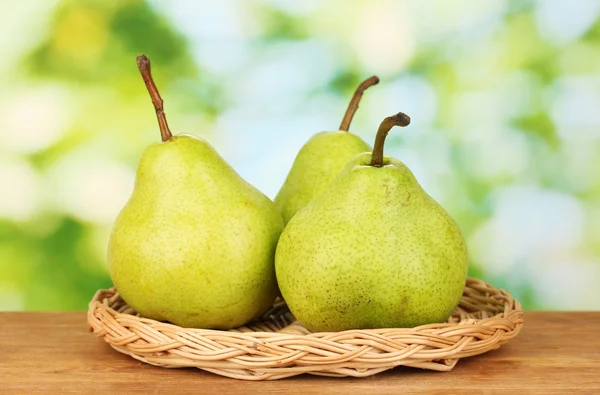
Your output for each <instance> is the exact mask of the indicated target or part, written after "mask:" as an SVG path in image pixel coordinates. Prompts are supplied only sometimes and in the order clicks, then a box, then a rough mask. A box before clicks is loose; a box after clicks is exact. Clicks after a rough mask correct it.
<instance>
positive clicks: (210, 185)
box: [108, 135, 283, 329]
mask: <svg viewBox="0 0 600 395" xmlns="http://www.w3.org/2000/svg"><path fill="white" fill-rule="evenodd" d="M282 229H283V220H282V218H281V215H280V213H279V212H278V210H277V208H276V207H275V205H274V203H273V202H272V201H271V200H270V199H268V198H267V197H266V196H265V195H263V194H262V193H261V192H259V191H258V190H257V189H255V188H254V187H253V186H251V185H250V184H248V183H247V182H246V181H244V180H243V179H242V178H241V177H240V176H239V175H238V174H237V173H236V172H235V170H234V169H233V168H231V167H230V166H229V165H228V164H227V163H226V162H225V161H224V160H223V159H222V158H221V157H220V156H219V154H218V153H217V152H216V151H215V150H214V149H213V148H212V147H211V146H210V145H209V144H208V143H207V142H205V141H204V140H201V139H198V138H195V137H191V136H186V135H178V136H174V137H172V138H171V139H169V140H168V141H166V142H162V143H156V144H153V145H151V146H150V147H148V148H147V150H146V151H145V152H144V154H143V155H142V158H141V159H140V162H139V164H138V169H137V176H136V183H135V188H134V191H133V194H132V196H131V198H130V200H129V201H128V202H127V204H126V206H125V207H124V208H123V210H122V211H121V213H120V214H119V216H118V218H117V220H116V222H115V225H114V228H113V231H112V234H111V236H110V242H109V249H108V265H109V271H110V276H111V278H112V280H113V282H114V284H115V286H116V288H117V290H118V291H119V293H120V294H121V296H122V297H123V299H124V300H125V301H126V302H127V303H128V304H129V305H130V306H131V307H133V308H134V309H135V310H136V311H137V312H139V313H140V314H142V315H143V316H145V317H149V318H153V319H157V320H165V321H170V322H172V323H174V324H177V325H180V326H184V327H197V328H218V329H228V328H233V327H237V326H240V325H243V324H245V323H246V322H248V321H250V320H252V319H253V318H255V317H257V316H258V315H260V314H262V313H263V312H264V311H266V310H267V309H268V308H269V307H270V306H271V304H272V302H273V300H274V298H275V296H276V293H277V284H276V279H275V272H274V262H273V260H274V253H275V247H276V244H277V240H278V237H279V235H280V233H281V231H282Z"/></svg>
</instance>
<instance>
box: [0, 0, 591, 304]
mask: <svg viewBox="0 0 600 395" xmlns="http://www.w3.org/2000/svg"><path fill="white" fill-rule="evenodd" d="M425 3H427V4H426V5H418V4H417V2H412V3H411V2H368V1H357V2H352V3H350V4H349V3H347V2H341V1H339V0H325V1H322V2H305V3H304V2H303V3H301V4H300V3H294V2H287V3H286V2H283V1H275V0H271V1H266V0H265V1H261V0H253V1H249V2H245V1H233V0H229V1H223V2H219V3H218V4H209V3H207V2H198V3H192V2H184V1H178V2H166V1H154V2H149V1H142V0H124V1H117V0H108V1H100V0H78V1H74V0H70V1H69V0H64V1H59V2H57V3H56V4H52V5H51V6H48V7H47V8H48V11H49V12H48V16H44V15H41V16H40V13H42V11H36V10H34V9H27V10H25V11H23V12H21V13H17V14H16V15H17V16H16V17H15V18H21V19H20V20H19V22H20V23H21V24H22V25H23V26H24V27H23V28H22V29H21V30H19V31H17V30H18V29H17V28H15V29H17V30H15V34H14V40H15V41H16V44H14V45H13V46H12V47H10V48H8V47H7V48H8V49H5V50H4V51H5V52H7V53H10V54H12V55H11V56H12V58H11V57H10V56H8V57H6V59H13V60H14V61H11V63H10V64H5V65H3V67H4V69H6V70H8V75H11V76H14V78H4V79H3V84H4V85H5V89H3V96H2V103H3V104H4V106H3V107H4V110H2V111H3V113H2V114H4V115H5V120H4V121H0V122H3V123H2V125H1V127H0V128H1V129H2V132H0V138H1V140H0V182H2V185H3V186H1V187H0V189H1V190H2V196H3V197H2V198H0V273H2V275H1V276H0V309H27V310H66V309H85V308H86V306H87V302H88V301H89V299H90V298H91V296H92V295H93V293H94V292H95V290H96V289H98V288H104V287H108V286H109V285H110V278H109V276H108V274H107V271H106V264H105V247H106V243H107V239H108V234H109V232H110V227H111V223H112V220H113V219H114V217H115V216H116V215H117V213H118V210H119V208H120V207H121V206H122V205H123V203H124V201H125V200H126V199H127V197H128V194H129V193H130V191H131V187H132V183H133V179H134V170H135V166H136V162H137V159H138V158H139V156H140V154H141V152H142V150H143V149H144V147H146V146H147V145H148V144H150V143H152V142H154V141H157V139H158V130H157V127H156V125H155V118H154V115H153V111H152V108H151V106H150V103H149V100H148V97H147V94H146V92H145V90H144V88H143V85H142V83H141V80H140V77H139V73H138V71H137V69H136V67H135V56H136V55H138V54H140V53H145V54H146V55H148V56H149V57H150V59H151V60H152V62H153V71H154V74H155V78H156V79H157V83H158V85H159V88H160V89H161V92H162V95H163V98H164V99H165V103H166V109H167V114H168V116H169V120H170V124H171V126H172V128H173V129H174V131H175V132H185V133H191V134H195V135H198V136H202V137H204V138H207V139H208V140H209V141H210V142H211V143H212V144H213V145H215V146H216V148H217V149H218V150H219V151H220V152H221V153H222V154H223V155H224V156H225V157H226V159H227V160H229V161H230V162H231V163H232V165H233V166H234V167H235V168H236V169H237V170H238V171H239V172H240V173H241V174H242V175H243V176H244V177H245V178H247V179H248V180H249V181H250V182H251V183H253V184H255V185H256V186H258V187H259V188H260V189H262V190H263V191H264V192H266V193H267V194H268V195H269V196H271V197H273V196H274V195H275V193H276V191H277V190H278V188H279V186H280V185H281V183H282V182H283V179H284V177H285V175H286V173H287V170H288V169H289V167H290V166H291V162H292V160H293V158H294V155H295V152H297V150H298V149H299V148H300V146H301V145H302V144H303V142H304V141H306V140H307V139H308V138H309V137H310V135H312V134H313V133H315V132H318V131H320V130H325V129H329V130H333V129H335V128H336V127H337V125H338V124H339V118H340V117H341V114H342V113H343V111H344V108H345V105H346V101H347V99H348V97H349V96H350V94H351V92H352V91H353V89H354V87H355V86H356V85H357V84H358V83H359V82H360V81H361V80H362V79H364V78H365V77H367V76H369V75H372V74H377V75H379V76H380V78H381V80H382V82H381V84H380V86H378V87H374V88H372V90H371V91H369V92H368V93H367V94H366V95H365V99H364V101H363V103H362V105H361V110H360V111H359V113H358V114H357V116H356V118H355V121H354V124H353V127H352V130H353V131H354V132H356V133H358V134H360V135H361V136H362V137H364V139H365V140H366V141H371V140H372V137H373V132H374V128H375V125H377V124H378V123H379V121H380V120H381V119H382V118H383V117H385V116H387V115H390V114H391V113H394V112H397V111H399V110H403V111H406V112H407V113H409V114H410V115H411V116H412V118H413V124H412V125H411V128H407V130H406V131H402V133H397V134H396V133H392V134H391V135H390V137H389V140H388V146H387V147H386V149H387V153H388V154H390V155H394V156H396V157H398V158H400V159H402V160H404V161H405V162H406V163H407V164H408V165H409V167H410V168H411V169H413V171H414V172H415V174H416V176H417V178H418V179H419V180H420V181H421V183H422V184H423V186H424V187H425V189H426V190H427V191H428V192H429V193H430V194H432V195H433V196H434V197H435V198H436V199H437V200H439V201H440V202H441V203H442V205H443V206H444V207H446V208H447V209H448V211H450V212H451V214H452V215H453V216H454V217H455V218H456V219H457V221H458V222H459V224H460V226H461V228H462V229H463V231H464V233H465V236H466V238H467V240H468V243H469V249H470V251H471V266H470V268H471V269H470V274H471V275H472V276H476V277H480V278H483V279H485V280H487V281H490V282H492V283H493V284H494V285H496V286H499V287H505V288H507V289H509V290H510V291H511V292H512V293H513V294H514V295H515V296H517V297H518V298H519V299H520V300H521V301H522V303H523V305H524V307H525V308H526V309H600V287H597V285H598V283H599V282H600V281H599V280H600V243H599V240H600V225H599V224H600V209H599V207H600V204H599V203H600V177H599V176H598V169H599V168H600V155H599V154H600V117H599V116H598V115H597V114H599V113H600V112H598V108H600V107H599V106H600V78H599V74H598V70H600V55H599V54H598V51H597V48H598V47H599V45H600V18H598V14H599V12H600V7H595V6H594V5H593V4H591V2H582V3H581V4H580V5H570V6H569V7H566V8H565V9H563V8H562V7H561V6H560V4H559V5H556V4H554V3H557V2H546V3H544V2H533V1H531V2H530V1H512V2H506V3H502V4H501V3H497V2H492V1H482V2H478V3H477V4H478V6H477V7H475V6H472V4H473V3H469V2H465V1H458V2H457V4H454V5H453V6H449V5H448V4H447V3H448V2H444V1H443V0H439V1H431V2H419V4H425ZM450 3H452V2H450ZM584 3H585V4H584ZM588 3H589V4H588ZM553 4H554V6H553ZM557 4H558V3H557ZM586 4H587V5H586ZM590 4H591V5H590ZM553 7H554V8H553ZM586 7H587V8H586ZM36 12H37V13H36ZM561 13H564V14H568V15H569V18H561V17H562V16H563V15H561ZM32 16H35V18H33V17H32ZM4 18H8V17H7V16H4ZM36 18H37V19H36ZM557 18H558V19H557ZM30 19H31V20H38V21H39V20H42V21H43V22H42V24H41V25H42V26H44V29H41V30H40V29H38V30H31V31H29V30H26V29H27V27H28V25H27V23H28V22H27V21H29V20H30ZM556 20H560V22H561V24H560V26H559V25H557V24H556V23H554V22H555V21H556ZM36 32H37V33H36ZM27 34H29V35H30V36H31V37H29V36H28V35H27ZM19 40H21V41H23V43H24V44H23V45H22V46H20V45H19V43H20V41H19ZM25 43H28V44H27V45H25ZM2 114H0V116H2ZM3 178H4V180H3Z"/></svg>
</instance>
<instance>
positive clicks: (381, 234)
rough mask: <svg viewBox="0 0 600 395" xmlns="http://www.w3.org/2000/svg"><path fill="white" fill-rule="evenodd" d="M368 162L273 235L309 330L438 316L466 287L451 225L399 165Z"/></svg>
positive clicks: (292, 299) (360, 161)
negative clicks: (372, 164) (282, 229)
mask: <svg viewBox="0 0 600 395" xmlns="http://www.w3.org/2000/svg"><path fill="white" fill-rule="evenodd" d="M370 161H371V154H370V153H364V154H359V155H357V156H356V157H355V158H353V159H352V160H351V161H350V162H349V163H348V165H347V166H346V167H345V168H344V170H343V171H342V172H341V173H340V174H339V175H338V177H337V178H336V179H335V180H333V181H332V182H331V183H330V184H329V186H327V188H326V189H325V190H324V191H323V192H322V193H321V194H320V195H319V196H318V197H317V198H316V199H315V200H313V201H312V202H311V203H310V204H309V205H307V206H306V207H305V208H304V209H302V210H300V211H299V212H298V213H297V214H296V215H295V216H294V217H293V218H292V219H291V221H290V222H289V223H288V224H287V226H286V228H285V229H284V231H283V233H282V235H281V237H280V239H279V244H278V247H277V252H276V257H275V268H276V273H277V280H278V283H279V288H280V290H281V293H282V295H283V297H284V299H285V300H286V302H287V303H288V306H289V308H290V310H291V311H292V313H293V314H294V316H295V317H296V318H297V319H298V320H299V321H300V322H301V323H302V324H303V325H305V326H306V327H307V328H308V329H310V330H312V331H325V332H327V331H340V330H346V329H357V328H358V329H364V328H383V327H414V326H417V325H422V324H428V323H435V322H443V321H445V320H446V319H447V318H448V317H449V316H450V315H451V313H452V312H453V310H454V309H455V307H456V306H457V304H458V302H459V300H460V298H461V295H462V293H463V290H464V286H465V282H466V276H467V265H468V257H467V249H466V245H465V241H464V239H463V236H462V234H461V231H460V229H459V227H458V225H457V224H456V223H455V221H454V220H453V219H452V218H451V217H450V215H449V214H448V213H447V212H446V211H445V210H444V209H443V208H442V207H441V206H440V205H439V204H438V203H437V202H435V201H434V200H433V199H432V198H431V197H430V196H429V195H428V194H427V193H426V192H425V191H424V190H423V189H422V188H421V186H420V185H419V183H418V182H417V180H416V179H415V177H414V175H413V174H412V172H411V171H410V170H409V169H408V168H407V167H406V166H405V165H404V164H403V163H402V162H400V161H399V160H397V159H394V158H388V157H384V166H383V167H373V166H370Z"/></svg>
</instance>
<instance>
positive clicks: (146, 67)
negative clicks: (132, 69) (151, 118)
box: [136, 55, 173, 141]
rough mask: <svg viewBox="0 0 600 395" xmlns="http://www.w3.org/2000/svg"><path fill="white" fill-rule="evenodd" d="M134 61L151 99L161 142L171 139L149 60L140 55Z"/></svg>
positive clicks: (171, 135)
mask: <svg viewBox="0 0 600 395" xmlns="http://www.w3.org/2000/svg"><path fill="white" fill-rule="evenodd" d="M136 61H137V66H138V69H139V70H140V74H142V78H143V79H144V84H146V89H148V93H149V94H150V98H151V99H152V104H153V105H154V109H155V110H156V118H158V126H159V127H160V135H161V137H162V141H167V140H169V139H170V138H171V137H173V134H172V133H171V130H170V129H169V124H167V117H166V115H165V111H164V109H163V99H162V98H161V97H160V93H158V88H157V87H156V84H155V83H154V79H153V78H152V72H151V70H150V59H148V57H147V56H146V55H140V56H138V57H137V58H136Z"/></svg>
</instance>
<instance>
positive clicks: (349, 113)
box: [340, 76, 379, 132]
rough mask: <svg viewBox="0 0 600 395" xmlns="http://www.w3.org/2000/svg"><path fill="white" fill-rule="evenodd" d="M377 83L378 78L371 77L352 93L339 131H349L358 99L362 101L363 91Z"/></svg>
mask: <svg viewBox="0 0 600 395" xmlns="http://www.w3.org/2000/svg"><path fill="white" fill-rule="evenodd" d="M378 83H379V77H377V76H372V77H369V78H367V79H366V80H364V81H363V82H362V83H361V84H360V85H359V86H358V88H356V91H355V92H354V96H352V100H350V104H349V105H348V109H347V110H346V114H344V119H342V123H341V124H340V130H344V131H346V132H347V131H348V130H350V123H351V122H352V118H353V117H354V114H355V113H356V110H358V103H360V99H362V95H363V93H364V91H365V90H366V89H367V88H369V87H371V86H373V85H377V84H378Z"/></svg>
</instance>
